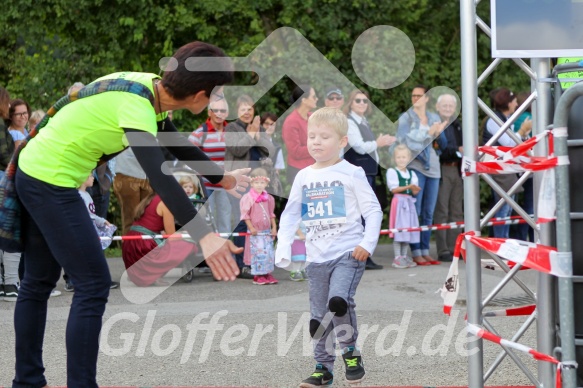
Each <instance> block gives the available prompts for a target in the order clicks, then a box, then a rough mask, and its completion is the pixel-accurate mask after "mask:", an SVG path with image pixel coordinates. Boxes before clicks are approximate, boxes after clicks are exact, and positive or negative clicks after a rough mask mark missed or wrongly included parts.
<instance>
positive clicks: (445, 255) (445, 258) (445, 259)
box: [437, 252, 453, 263]
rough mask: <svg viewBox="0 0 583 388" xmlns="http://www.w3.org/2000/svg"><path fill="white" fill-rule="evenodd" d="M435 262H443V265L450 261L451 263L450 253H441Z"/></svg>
mask: <svg viewBox="0 0 583 388" xmlns="http://www.w3.org/2000/svg"><path fill="white" fill-rule="evenodd" d="M437 260H439V261H443V262H444V263H448V262H450V261H453V256H452V254H451V253H449V252H446V253H442V254H441V255H439V256H438V257H437Z"/></svg>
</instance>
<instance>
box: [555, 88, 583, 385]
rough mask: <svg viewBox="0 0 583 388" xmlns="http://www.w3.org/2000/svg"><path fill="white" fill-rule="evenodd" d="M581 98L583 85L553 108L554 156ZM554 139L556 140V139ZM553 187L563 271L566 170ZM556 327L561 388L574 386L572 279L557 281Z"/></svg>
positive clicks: (567, 251)
mask: <svg viewBox="0 0 583 388" xmlns="http://www.w3.org/2000/svg"><path fill="white" fill-rule="evenodd" d="M582 95H583V83H578V84H575V85H573V86H571V87H570V88H569V89H568V90H567V91H566V92H565V93H563V95H562V96H561V100H560V101H559V103H558V104H557V108H556V110H555V121H554V123H553V129H554V130H555V155H556V156H557V157H559V158H561V157H567V155H568V150H567V136H566V134H562V133H561V131H562V130H565V132H566V128H567V120H568V117H569V111H570V110H571V106H572V105H573V102H574V101H575V100H576V99H577V98H578V97H579V96H582ZM557 135H558V136H557ZM555 185H556V187H557V250H558V252H559V257H560V258H561V261H563V265H564V268H573V255H572V253H571V219H570V208H571V206H570V202H569V194H570V189H569V166H568V165H560V166H557V168H556V170H555ZM557 282H558V285H559V323H560V326H561V354H562V362H563V364H564V366H565V368H564V371H563V387H564V388H575V387H576V386H577V374H576V372H577V370H576V369H575V367H574V366H575V365H576V364H575V362H576V361H575V317H574V314H573V279H571V278H559V279H558V280H557Z"/></svg>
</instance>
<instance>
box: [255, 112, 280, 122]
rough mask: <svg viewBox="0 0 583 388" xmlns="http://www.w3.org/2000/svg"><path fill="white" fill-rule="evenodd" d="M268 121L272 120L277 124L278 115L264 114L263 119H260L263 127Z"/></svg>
mask: <svg viewBox="0 0 583 388" xmlns="http://www.w3.org/2000/svg"><path fill="white" fill-rule="evenodd" d="M267 119H270V120H271V121H273V122H274V123H275V122H276V121H277V115H276V114H275V113H271V112H265V113H264V114H262V115H261V118H260V119H259V122H260V124H261V125H263V123H265V120H267Z"/></svg>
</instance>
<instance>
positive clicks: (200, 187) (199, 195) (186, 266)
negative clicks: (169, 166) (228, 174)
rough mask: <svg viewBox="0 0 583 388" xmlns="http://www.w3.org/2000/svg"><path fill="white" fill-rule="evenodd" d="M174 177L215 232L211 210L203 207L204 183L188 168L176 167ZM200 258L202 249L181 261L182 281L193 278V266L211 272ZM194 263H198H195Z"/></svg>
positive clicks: (205, 198) (200, 270)
mask: <svg viewBox="0 0 583 388" xmlns="http://www.w3.org/2000/svg"><path fill="white" fill-rule="evenodd" d="M173 175H174V177H175V178H176V180H177V181H178V183H179V184H180V186H181V187H182V188H183V189H184V191H185V192H186V195H188V198H190V200H191V201H192V204H193V206H194V207H195V209H196V211H197V212H198V213H200V215H201V216H203V217H204V218H205V220H206V223H207V225H209V226H210V227H211V229H212V230H213V231H214V232H215V233H216V232H217V228H216V224H215V221H214V218H213V214H212V212H211V211H209V210H208V209H207V207H205V206H204V205H205V203H206V200H207V199H208V194H207V191H206V188H205V186H204V184H202V182H201V181H200V179H199V178H198V176H197V175H196V174H195V173H194V172H193V171H192V170H188V169H178V170H175V171H174V173H173ZM180 227H181V225H178V224H177V225H176V229H177V230H178V229H180ZM201 258H202V251H201V250H200V249H199V250H198V253H197V254H196V255H194V257H189V258H187V259H186V260H185V261H184V262H183V263H182V270H183V273H184V275H183V276H182V281H184V282H185V283H190V282H192V279H193V278H194V271H195V268H196V269H198V271H199V272H202V273H211V271H210V268H209V267H208V265H207V264H206V262H205V261H204V260H203V261H202V262H201ZM195 263H199V264H196V265H195Z"/></svg>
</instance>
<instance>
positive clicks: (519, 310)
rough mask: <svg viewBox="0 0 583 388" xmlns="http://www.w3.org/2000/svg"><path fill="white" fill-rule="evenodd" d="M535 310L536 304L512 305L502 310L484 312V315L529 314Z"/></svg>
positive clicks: (515, 315)
mask: <svg viewBox="0 0 583 388" xmlns="http://www.w3.org/2000/svg"><path fill="white" fill-rule="evenodd" d="M535 310H536V305H534V304H532V305H529V306H520V307H512V308H509V309H504V310H494V311H486V312H484V314H483V315H484V317H518V316H524V315H530V314H532V313H533V312H534V311H535Z"/></svg>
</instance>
